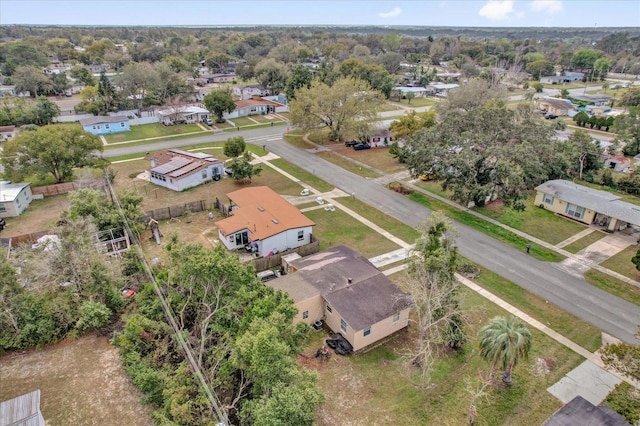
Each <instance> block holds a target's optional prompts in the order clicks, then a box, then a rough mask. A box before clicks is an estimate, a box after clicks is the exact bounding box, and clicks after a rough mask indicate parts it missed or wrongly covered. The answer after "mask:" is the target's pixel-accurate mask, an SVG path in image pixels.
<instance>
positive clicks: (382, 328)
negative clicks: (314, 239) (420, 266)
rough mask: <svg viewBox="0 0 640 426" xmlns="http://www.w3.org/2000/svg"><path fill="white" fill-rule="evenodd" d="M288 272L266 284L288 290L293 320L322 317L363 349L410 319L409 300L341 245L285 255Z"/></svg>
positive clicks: (379, 273)
mask: <svg viewBox="0 0 640 426" xmlns="http://www.w3.org/2000/svg"><path fill="white" fill-rule="evenodd" d="M282 261H283V269H284V271H285V273H286V275H284V276H282V277H279V278H276V279H274V280H271V281H268V282H267V283H266V284H267V285H269V286H270V287H273V288H275V289H278V290H282V291H284V292H286V293H288V294H289V295H290V296H291V298H292V299H293V301H294V303H295V304H296V307H297V308H298V314H297V316H296V317H295V319H294V321H296V322H297V321H303V322H305V323H307V324H312V323H314V322H315V321H318V320H322V321H324V323H325V324H326V325H327V326H328V327H329V328H330V329H331V330H332V331H333V332H335V333H340V334H342V335H343V336H344V337H345V338H346V339H347V341H349V343H350V344H351V346H353V350H354V351H359V350H361V349H363V348H365V347H367V346H370V345H372V344H374V343H376V342H378V341H380V340H381V339H384V338H385V337H388V336H390V335H391V334H393V333H396V332H398V331H400V330H403V329H404V328H406V327H407V326H408V325H409V310H410V306H409V300H408V298H407V295H406V294H405V293H404V292H402V291H401V290H400V289H399V288H398V287H397V286H396V285H395V284H394V283H393V282H392V281H391V280H390V279H389V278H387V277H386V276H385V275H384V274H383V273H382V272H380V271H379V270H378V268H376V267H375V266H374V265H373V264H372V263H371V262H369V260H368V259H367V258H365V257H364V256H362V255H361V254H360V253H357V252H355V251H354V250H352V249H350V248H348V247H345V246H338V247H334V248H331V249H328V250H325V251H321V252H319V253H315V254H312V255H310V256H305V257H300V255H298V254H297V253H292V254H288V255H286V256H283V259H282Z"/></svg>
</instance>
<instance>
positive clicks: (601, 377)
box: [547, 361, 622, 405]
mask: <svg viewBox="0 0 640 426" xmlns="http://www.w3.org/2000/svg"><path fill="white" fill-rule="evenodd" d="M620 382H622V380H621V379H619V378H618V377H616V376H614V375H613V374H611V373H609V372H608V371H606V370H604V369H603V368H600V367H598V366H597V365H595V364H594V363H593V362H591V361H585V362H583V363H582V364H580V365H579V366H577V367H576V368H574V369H573V370H571V371H570V372H569V373H567V375H566V376H564V377H563V378H562V379H560V381H559V382H557V383H556V384H554V385H552V386H550V387H549V388H547V391H548V392H549V393H551V394H552V395H553V396H555V397H556V398H558V399H559V400H560V401H562V403H563V404H566V403H568V402H569V401H571V400H572V399H573V398H575V397H576V396H578V395H579V396H581V397H583V398H584V399H586V400H587V401H589V402H590V403H592V404H594V405H598V404H600V403H601V402H602V401H603V400H604V399H605V398H606V397H607V395H608V394H609V392H611V391H612V390H613V388H614V387H615V385H617V384H619V383H620Z"/></svg>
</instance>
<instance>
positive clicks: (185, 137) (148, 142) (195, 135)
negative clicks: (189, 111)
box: [104, 132, 207, 151]
mask: <svg viewBox="0 0 640 426" xmlns="http://www.w3.org/2000/svg"><path fill="white" fill-rule="evenodd" d="M206 133H207V132H199V133H190V134H187V135H182V136H167V137H163V138H160V139H152V140H147V141H144V140H139V141H136V142H127V143H126V146H140V145H150V144H154V143H161V142H166V141H174V140H182V139H189V138H199V137H202V136H206V135H205V134H206ZM123 145H125V144H124V143H123V144H112V145H105V146H104V150H105V151H109V150H110V149H118V148H122V146H123Z"/></svg>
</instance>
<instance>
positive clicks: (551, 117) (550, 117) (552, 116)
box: [544, 113, 558, 120]
mask: <svg viewBox="0 0 640 426" xmlns="http://www.w3.org/2000/svg"><path fill="white" fill-rule="evenodd" d="M544 118H546V119H547V120H553V119H556V118H558V116H557V115H555V114H551V113H549V114H547V115H545V116H544Z"/></svg>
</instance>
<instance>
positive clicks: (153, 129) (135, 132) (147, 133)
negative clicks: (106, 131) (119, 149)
mask: <svg viewBox="0 0 640 426" xmlns="http://www.w3.org/2000/svg"><path fill="white" fill-rule="evenodd" d="M196 132H199V133H205V131H203V130H202V129H201V128H200V126H198V125H196V124H180V125H176V126H164V125H162V124H160V123H151V124H141V125H139V126H131V130H130V131H129V132H122V133H113V134H111V135H104V138H105V139H106V140H107V143H115V142H127V141H133V140H138V139H146V138H158V137H168V136H179V135H182V134H185V133H196Z"/></svg>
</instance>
